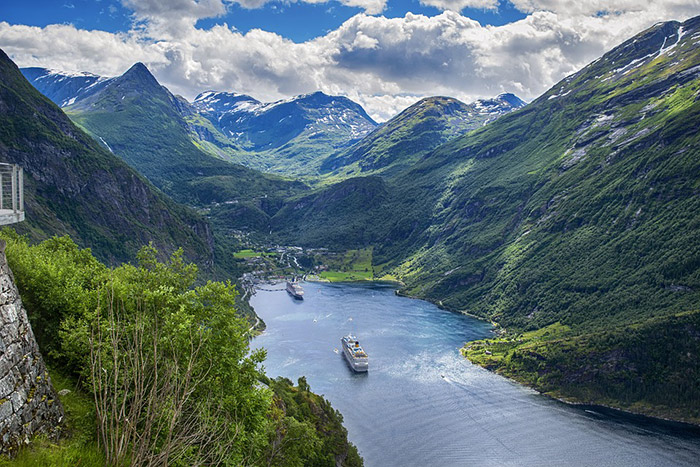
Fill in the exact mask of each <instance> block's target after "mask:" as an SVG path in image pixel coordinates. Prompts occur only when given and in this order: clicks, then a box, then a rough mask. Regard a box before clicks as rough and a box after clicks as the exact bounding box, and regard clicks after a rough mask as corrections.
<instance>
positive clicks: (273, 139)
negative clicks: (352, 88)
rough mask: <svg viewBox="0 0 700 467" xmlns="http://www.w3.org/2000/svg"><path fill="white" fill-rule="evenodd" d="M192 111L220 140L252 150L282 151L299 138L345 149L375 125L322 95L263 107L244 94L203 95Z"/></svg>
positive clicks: (341, 100) (349, 105)
mask: <svg viewBox="0 0 700 467" xmlns="http://www.w3.org/2000/svg"><path fill="white" fill-rule="evenodd" d="M194 106H195V108H196V109H197V110H198V111H199V112H200V114H202V115H203V116H204V117H206V118H207V119H208V120H209V121H211V122H212V123H213V124H214V125H215V126H216V127H217V128H218V129H219V130H221V132H222V133H224V135H226V136H227V137H229V138H232V139H233V140H234V141H235V142H236V143H238V144H239V145H241V146H242V147H243V148H245V149H248V150H253V151H266V150H271V149H274V148H280V147H282V146H284V145H286V144H288V143H290V142H291V141H292V140H294V139H297V138H299V137H302V138H308V139H312V140H313V139H316V140H319V139H321V140H324V141H327V142H328V144H330V145H331V146H332V149H333V148H338V147H343V146H347V145H349V144H352V143H353V142H354V141H356V140H358V139H360V138H362V137H363V136H365V135H366V134H368V133H369V132H370V131H372V130H373V129H374V128H375V127H376V126H377V124H376V122H375V121H374V120H372V118H370V116H369V115H367V113H366V112H365V111H364V109H363V108H362V107H361V106H360V105H358V104H356V103H355V102H353V101H351V100H350V99H348V98H346V97H341V96H329V95H327V94H324V93H322V92H315V93H313V94H305V95H301V96H296V97H293V98H291V99H286V100H281V101H277V102H270V103H263V102H260V101H258V100H256V99H254V98H252V97H250V96H247V95H244V94H237V93H229V92H214V91H207V92H204V93H202V94H200V95H199V96H197V97H196V98H195V100H194Z"/></svg>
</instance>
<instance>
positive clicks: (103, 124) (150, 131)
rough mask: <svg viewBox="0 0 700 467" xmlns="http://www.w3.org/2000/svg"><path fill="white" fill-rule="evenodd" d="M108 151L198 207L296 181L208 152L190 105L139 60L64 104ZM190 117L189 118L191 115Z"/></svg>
mask: <svg viewBox="0 0 700 467" xmlns="http://www.w3.org/2000/svg"><path fill="white" fill-rule="evenodd" d="M65 110H66V112H67V113H68V115H69V116H70V117H71V118H72V119H73V120H74V121H75V122H76V123H78V124H79V125H80V126H81V127H83V128H85V129H86V130H87V131H88V132H90V134H92V135H93V136H94V137H95V138H96V139H97V140H99V141H101V142H102V143H103V144H104V145H105V146H106V147H107V148H109V150H110V151H112V152H113V153H114V154H116V155H118V156H119V157H121V158H123V159H124V160H125V161H126V162H127V163H128V164H129V165H130V166H132V167H134V168H135V169H136V170H138V171H139V172H140V173H142V174H143V175H145V176H146V177H147V178H148V179H149V180H150V181H151V182H153V183H154V184H155V185H156V186H158V187H159V188H160V189H161V190H163V191H164V192H165V193H167V194H169V195H170V196H172V197H173V198H174V199H175V200H177V201H180V202H184V203H189V204H193V205H197V206H203V205H209V204H211V203H223V202H229V201H251V200H253V201H254V200H257V199H259V198H263V197H268V196H270V197H279V196H287V195H290V194H292V193H296V192H298V191H299V190H302V191H303V189H304V185H302V184H300V183H298V182H292V181H287V180H283V179H281V178H279V177H275V176H271V175H263V174H260V173H259V172H256V171H254V170H251V169H249V168H246V167H244V166H241V165H237V164H232V163H229V162H227V161H224V160H222V159H219V158H217V157H213V156H212V154H210V153H209V152H207V151H205V150H204V149H203V148H202V147H200V145H199V143H198V141H196V140H193V138H192V134H191V132H192V131H194V130H193V127H195V125H193V121H194V122H195V123H197V124H198V125H199V126H200V127H202V125H203V124H202V123H201V122H199V121H197V120H196V119H195V120H193V119H192V115H193V114H192V112H193V111H192V109H191V107H190V106H188V104H187V103H186V102H183V100H182V99H181V98H177V97H175V96H173V95H172V94H171V93H170V92H169V91H168V90H167V89H166V88H165V87H163V86H161V85H160V83H158V81H157V80H156V79H155V77H153V75H152V74H151V73H150V72H149V71H148V69H147V68H146V67H145V66H144V65H143V64H141V63H137V64H135V65H134V66H132V67H131V68H130V69H129V70H127V71H126V72H125V73H124V74H123V75H121V76H119V77H117V78H114V79H113V80H111V81H110V82H109V83H108V84H107V85H106V86H105V87H104V88H102V89H101V90H100V91H98V92H96V93H94V94H92V95H90V96H88V97H86V98H85V99H81V100H78V101H76V102H75V103H74V104H72V105H70V106H68V107H66V109H65ZM188 119H189V120H188Z"/></svg>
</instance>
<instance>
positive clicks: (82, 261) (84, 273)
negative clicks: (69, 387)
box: [2, 228, 108, 366]
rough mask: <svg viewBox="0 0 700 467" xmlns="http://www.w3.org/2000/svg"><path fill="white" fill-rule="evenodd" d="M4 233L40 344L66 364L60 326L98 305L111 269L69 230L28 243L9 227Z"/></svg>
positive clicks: (20, 288)
mask: <svg viewBox="0 0 700 467" xmlns="http://www.w3.org/2000/svg"><path fill="white" fill-rule="evenodd" d="M2 238H3V239H4V240H5V241H6V242H7V249H6V254H7V259H8V263H9V266H10V269H11V270H12V271H13V273H14V277H15V282H16V284H17V288H18V289H19V290H20V294H21V296H22V302H23V303H24V306H25V308H26V309H27V313H28V315H29V319H30V321H31V323H32V324H33V329H34V334H35V336H36V339H37V342H38V343H39V346H40V348H41V349H42V351H43V353H44V355H45V356H46V357H48V358H49V359H50V360H51V361H53V362H55V363H59V362H60V363H62V364H63V365H68V361H69V360H70V357H69V356H68V355H66V354H64V352H63V349H62V343H61V339H60V337H59V327H60V325H61V323H63V322H64V321H65V320H68V319H75V318H77V317H81V316H84V315H85V314H86V313H88V312H90V311H92V310H93V309H94V307H95V306H96V304H97V290H98V288H99V287H101V286H102V285H103V284H104V281H105V279H106V275H107V273H108V269H107V268H106V267H105V266H104V265H102V264H101V263H100V262H99V261H97V260H96V259H95V257H94V256H92V254H91V252H90V250H89V249H84V250H81V249H80V248H78V246H77V245H76V244H75V243H74V242H73V241H72V240H71V239H70V238H69V237H67V236H65V237H53V238H50V239H48V240H46V241H44V242H42V243H40V244H38V245H36V246H30V245H29V244H28V243H27V241H26V239H25V238H22V237H19V236H18V235H17V234H15V233H14V231H12V230H11V229H9V228H5V229H4V230H3V231H2ZM68 366H70V365H68Z"/></svg>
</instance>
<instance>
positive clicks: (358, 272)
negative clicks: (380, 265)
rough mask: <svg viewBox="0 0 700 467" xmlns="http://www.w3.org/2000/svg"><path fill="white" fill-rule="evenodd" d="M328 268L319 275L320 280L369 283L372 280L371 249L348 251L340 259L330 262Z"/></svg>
mask: <svg viewBox="0 0 700 467" xmlns="http://www.w3.org/2000/svg"><path fill="white" fill-rule="evenodd" d="M328 267H329V270H328V271H322V272H321V273H319V277H321V279H325V280H327V281H330V282H354V281H371V280H373V279H374V272H373V269H372V247H369V248H363V249H361V250H348V251H347V252H346V253H345V255H343V257H342V258H339V259H336V260H330V261H329V262H328Z"/></svg>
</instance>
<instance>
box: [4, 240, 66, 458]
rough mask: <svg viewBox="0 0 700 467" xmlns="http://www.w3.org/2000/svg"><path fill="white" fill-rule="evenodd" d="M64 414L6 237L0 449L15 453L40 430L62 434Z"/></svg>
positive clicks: (53, 434)
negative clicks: (21, 294)
mask: <svg viewBox="0 0 700 467" xmlns="http://www.w3.org/2000/svg"><path fill="white" fill-rule="evenodd" d="M62 420H63V407H62V406H61V403H60V402H59V400H58V397H57V396H56V392H55V391H54V389H53V386H51V380H50V378H49V374H48V372H47V371H46V366H45V365H44V360H43V358H42V357H41V353H40V352H39V346H38V345H37V343H36V340H35V339H34V333H33V332H32V327H31V326H30V325H29V320H28V319H27V312H26V311H25V309H24V307H23V306H22V300H21V299H20V297H19V292H18V291H17V286H15V281H14V277H13V276H12V271H10V268H9V266H8V265H7V258H6V257H5V242H4V241H2V240H0V452H2V453H4V454H12V453H13V452H15V451H16V449H17V446H18V445H20V444H28V443H29V441H30V439H31V438H32V437H33V436H34V435H35V434H38V433H46V434H47V435H49V436H52V437H54V436H58V434H59V432H60V423H61V421H62Z"/></svg>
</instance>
